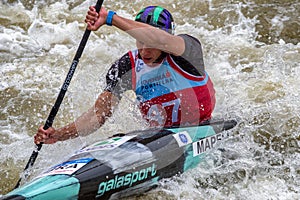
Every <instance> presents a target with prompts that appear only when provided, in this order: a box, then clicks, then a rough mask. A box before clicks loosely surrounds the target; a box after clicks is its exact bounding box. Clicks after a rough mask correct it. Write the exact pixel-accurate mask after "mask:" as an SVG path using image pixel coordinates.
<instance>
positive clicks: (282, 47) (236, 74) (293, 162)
mask: <svg viewBox="0 0 300 200" xmlns="http://www.w3.org/2000/svg"><path fill="white" fill-rule="evenodd" d="M94 3H95V2H94V1H91V0H88V1H83V0H60V1H59V0H39V1H38V0H2V1H1V3H0V8H1V9H0V73H1V76H0V99H1V101H0V110H1V114H0V156H1V160H0V166H1V167H0V196H1V194H2V195H3V194H6V193H7V192H9V191H10V190H12V189H13V187H14V186H15V184H16V182H17V180H18V178H19V174H20V173H21V172H22V171H23V169H24V166H25V164H26V163H27V161H28V159H29V156H30V155H31V153H32V150H33V147H34V145H33V135H34V134H35V132H36V130H37V127H38V126H39V125H41V124H44V122H45V119H46V118H47V116H48V114H49V112H50V109H51V107H52V105H53V103H54V101H55V99H56V97H57V94H58V92H59V90H60V87H61V84H62V83H63V81H64V78H65V76H66V74H67V72H68V69H69V67H70V64H71V62H72V59H73V57H74V55H75V52H76V50H77V47H78V44H79V42H80V40H81V37H82V35H83V32H84V30H85V24H84V22H83V21H84V17H85V13H86V11H87V8H88V6H89V5H93V4H94ZM151 4H154V5H161V6H163V7H166V8H167V9H169V10H170V11H171V12H172V13H173V16H174V18H175V22H176V34H179V33H190V34H191V35H193V36H195V37H197V38H199V40H200V41H201V42H202V44H203V50H204V60H205V65H206V69H207V71H208V73H209V74H210V75H211V78H212V80H213V82H214V84H215V88H216V91H217V105H216V109H215V111H214V116H215V117H216V118H227V119H230V118H235V119H238V121H239V124H238V126H237V127H236V128H235V130H234V131H232V136H231V137H230V138H229V139H227V140H226V141H225V142H223V143H221V144H220V145H221V148H223V149H225V151H224V152H222V151H219V150H217V149H216V150H212V151H211V152H209V154H208V156H207V161H206V162H203V163H201V164H200V165H199V166H198V167H197V168H196V169H193V170H191V171H189V172H187V173H185V174H183V175H181V176H178V177H174V178H172V179H169V180H166V181H161V186H160V187H158V188H157V189H155V190H152V191H150V192H149V193H146V194H145V195H143V196H141V197H131V198H129V199H172V200H173V199H243V200H244V199H249V200H250V199H273V200H274V199H300V150H299V145H300V115H299V113H300V107H299V105H300V96H299V94H300V86H299V76H300V64H299V61H300V54H299V53H300V1H299V0H295V1H292V0H280V1H278V0H231V1H227V2H226V1H221V0H205V1H204V0H203V1H202V0H180V1H179V0H160V1H158V0H153V1H152V2H151ZM148 5H150V4H149V1H142V0H136V1H131V0H123V1H112V0H106V1H105V2H104V6H105V7H106V8H107V9H111V10H115V11H116V12H117V13H118V14H119V15H122V16H125V17H128V18H133V16H134V14H135V13H136V12H137V11H138V10H140V8H142V7H144V6H148ZM134 45H135V42H134V40H133V39H132V38H130V37H129V36H128V35H127V34H125V33H122V32H120V31H118V30H117V29H116V28H114V27H107V26H106V27H103V28H101V29H100V30H98V31H97V32H93V33H92V34H91V36H90V38H89V41H88V43H87V45H86V47H85V50H84V53H83V55H82V58H81V60H80V62H79V65H78V68H77V71H76V72H75V75H74V77H73V80H72V82H71V85H70V87H69V89H68V92H67V94H66V97H65V99H64V101H63V104H62V106H61V108H60V110H59V113H58V115H57V117H56V118H55V123H54V126H55V127H59V126H62V125H64V124H66V123H67V122H69V121H72V120H73V119H74V118H75V117H77V116H79V114H80V113H82V112H83V111H85V110H86V109H87V108H89V107H90V106H91V105H92V104H93V103H94V100H95V98H96V97H97V94H99V93H100V92H101V91H103V88H104V83H105V74H106V71H107V69H108V68H109V67H110V64H111V63H112V62H113V61H114V60H115V59H117V58H118V57H119V56H120V55H123V54H124V53H125V52H126V51H127V50H129V49H133V48H134V47H135V46H134ZM132 96H133V95H132V93H130V92H129V93H128V94H127V96H126V98H123V99H125V100H123V102H121V104H120V106H119V108H118V110H117V111H116V113H115V114H114V115H113V117H112V118H110V119H109V121H108V122H107V123H106V124H105V125H104V126H103V127H102V128H101V129H100V130H99V131H97V132H96V133H95V134H93V135H91V136H87V137H80V138H78V139H74V140H69V141H66V142H61V143H57V144H54V145H44V146H43V149H42V150H41V152H40V154H39V157H38V159H37V161H36V163H35V165H34V169H33V171H32V172H31V173H32V176H34V175H35V174H38V173H40V172H41V170H43V169H45V168H47V167H49V166H50V165H52V164H53V163H57V162H58V161H61V160H63V159H65V158H67V156H68V155H69V154H70V153H72V152H73V151H74V149H77V148H79V147H81V146H82V145H84V144H86V143H90V142H92V141H93V139H94V138H95V137H97V138H101V137H103V138H104V137H107V136H110V135H111V134H112V133H115V131H124V132H126V131H130V130H135V129H140V128H143V127H144V126H143V125H144V122H143V121H141V120H140V118H139V117H140V116H139V114H138V112H137V109H136V108H135V107H134V106H130V105H131V104H130V102H132V101H131V99H132ZM128 102H129V103H128ZM128 105H129V106H128ZM130 121H132V123H129V122H130Z"/></svg>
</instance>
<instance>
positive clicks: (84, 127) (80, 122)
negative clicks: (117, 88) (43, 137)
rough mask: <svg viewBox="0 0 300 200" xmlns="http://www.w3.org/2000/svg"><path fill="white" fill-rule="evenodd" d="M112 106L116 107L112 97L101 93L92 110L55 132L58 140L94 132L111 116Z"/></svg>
mask: <svg viewBox="0 0 300 200" xmlns="http://www.w3.org/2000/svg"><path fill="white" fill-rule="evenodd" d="M114 105H116V99H115V98H114V96H113V95H112V94H111V93H110V92H103V93H102V94H100V95H99V97H98V99H97V101H96V103H95V105H94V106H93V107H92V108H90V109H89V110H88V111H87V112H85V113H84V114H82V115H81V116H80V117H78V118H77V119H76V120H75V122H73V123H70V124H68V125H67V126H65V127H62V128H60V129H58V130H57V135H58V140H59V141H64V140H67V139H71V138H75V137H78V136H86V135H89V134H91V133H93V132H95V131H96V130H98V129H99V128H100V127H101V126H102V125H103V124H104V123H105V121H106V119H107V118H108V117H109V116H111V114H112V109H113V106H114Z"/></svg>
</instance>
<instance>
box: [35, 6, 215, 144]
mask: <svg viewBox="0 0 300 200" xmlns="http://www.w3.org/2000/svg"><path fill="white" fill-rule="evenodd" d="M85 22H86V23H87V28H88V29H89V30H92V31H96V30H98V29H99V28H100V27H101V26H103V25H108V26H115V27H117V28H119V29H120V30H122V31H126V32H127V33H128V34H129V35H130V36H132V37H133V38H134V39H135V40H136V46H137V49H136V50H132V51H129V52H127V53H126V54H124V55H123V56H122V57H121V58H120V59H118V60H117V61H116V62H115V63H113V64H112V66H111V68H110V69H109V71H108V73H107V76H106V83H107V85H106V88H105V89H104V91H103V92H102V93H101V94H100V95H99V96H98V98H97V100H96V102H95V104H94V106H93V107H92V108H90V109H89V110H88V111H87V112H85V113H83V114H82V115H81V116H80V117H79V118H78V119H76V120H75V122H72V123H70V124H68V125H66V126H65V127H62V128H59V129H54V128H53V127H50V128H48V129H47V130H44V129H43V127H42V126H41V127H40V128H39V129H38V132H37V134H36V135H35V136H34V142H35V143H36V144H39V143H41V142H42V143H45V144H52V143H55V142H57V141H63V140H67V139H70V138H74V137H77V136H78V135H88V134H90V133H92V132H94V131H96V130H97V129H99V128H100V127H101V126H102V125H103V124H104V123H105V121H106V119H107V118H108V117H109V116H111V114H112V112H113V108H114V107H115V106H116V105H117V102H118V100H119V99H120V98H121V95H122V93H123V92H125V91H127V90H133V91H135V93H136V96H137V100H138V102H139V108H140V110H141V113H142V114H143V116H144V118H145V119H146V120H147V121H148V122H149V124H150V125H151V126H165V127H169V126H173V125H181V124H198V123H199V122H201V121H204V120H208V119H210V118H211V114H212V112H213V109H214V106H215V91H214V88H213V84H212V82H211V80H210V78H209V76H208V74H207V73H206V71H205V69H204V62H203V55H202V47H201V43H200V42H199V40H197V39H196V38H194V37H192V36H190V35H187V34H181V35H174V22H173V17H172V15H171V14H170V12H169V11H168V10H166V9H164V8H162V7H159V6H148V7H146V8H144V9H142V10H141V11H140V12H139V13H138V14H137V15H136V18H135V20H130V19H126V18H124V17H121V16H119V15H117V14H116V13H115V12H113V11H107V10H106V9H105V8H101V10H100V12H99V13H97V12H96V10H95V8H94V7H93V6H91V7H90V8H89V11H88V13H87V15H86V19H85Z"/></svg>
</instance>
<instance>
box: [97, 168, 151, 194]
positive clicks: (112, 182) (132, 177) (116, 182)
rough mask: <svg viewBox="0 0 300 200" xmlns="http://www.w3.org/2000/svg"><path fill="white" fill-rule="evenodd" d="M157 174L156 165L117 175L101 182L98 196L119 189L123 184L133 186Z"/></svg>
mask: <svg viewBox="0 0 300 200" xmlns="http://www.w3.org/2000/svg"><path fill="white" fill-rule="evenodd" d="M155 175H156V165H155V164H152V166H150V167H147V168H144V169H141V170H139V171H133V172H132V173H127V174H125V175H120V174H119V175H118V174H117V175H115V177H114V178H112V179H109V180H108V181H104V182H101V183H100V184H99V187H98V194H97V197H100V196H102V195H103V194H104V193H105V192H108V191H110V190H113V189H117V188H120V187H123V186H128V187H131V186H132V185H133V184H135V183H137V182H140V181H143V180H146V179H149V178H153V177H154V176H155Z"/></svg>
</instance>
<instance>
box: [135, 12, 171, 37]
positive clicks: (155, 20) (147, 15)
mask: <svg viewBox="0 0 300 200" xmlns="http://www.w3.org/2000/svg"><path fill="white" fill-rule="evenodd" d="M135 21H138V22H143V23H146V24H149V25H151V26H154V27H158V28H159V29H162V30H164V31H167V32H168V33H171V34H174V29H175V27H174V20H173V17H172V15H171V13H170V12H169V11H168V10H166V9H164V8H162V7H160V6H148V7H146V8H144V9H142V10H141V11H140V12H139V13H138V14H137V15H136V17H135Z"/></svg>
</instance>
